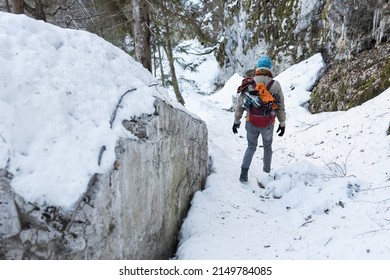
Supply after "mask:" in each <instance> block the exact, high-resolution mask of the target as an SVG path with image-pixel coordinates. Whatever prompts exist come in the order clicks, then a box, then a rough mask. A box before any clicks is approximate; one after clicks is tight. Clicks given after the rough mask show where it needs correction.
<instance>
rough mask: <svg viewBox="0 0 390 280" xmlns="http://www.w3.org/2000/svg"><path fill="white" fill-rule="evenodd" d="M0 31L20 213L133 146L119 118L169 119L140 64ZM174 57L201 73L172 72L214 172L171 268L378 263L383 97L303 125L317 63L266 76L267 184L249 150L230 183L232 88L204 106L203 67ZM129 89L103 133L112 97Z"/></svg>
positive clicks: (381, 249) (6, 135) (64, 37)
mask: <svg viewBox="0 0 390 280" xmlns="http://www.w3.org/2000/svg"><path fill="white" fill-rule="evenodd" d="M0 27H1V28H0V50H1V52H0V63H1V65H2V67H1V68H0V168H5V167H6V168H7V169H8V170H9V171H10V172H12V173H13V174H14V175H15V178H14V180H13V181H12V187H13V188H14V190H15V191H16V192H17V193H18V194H20V195H22V196H23V197H24V198H25V199H26V200H28V201H36V202H38V203H50V204H56V205H58V206H61V207H64V208H67V207H71V206H72V205H73V203H74V202H75V201H76V200H77V199H78V197H79V196H80V195H81V194H82V193H83V192H84V191H85V188H86V185H87V182H88V179H89V177H90V176H91V175H92V174H93V173H95V172H102V171H104V170H107V169H108V168H111V166H112V162H113V160H114V146H115V141H116V139H117V138H118V137H120V136H127V137H134V136H133V135H131V134H129V133H128V132H126V131H125V130H124V129H123V128H122V126H121V125H120V123H121V122H120V120H121V119H122V118H125V117H129V116H134V115H139V114H141V113H149V112H152V111H153V109H154V108H153V105H152V102H153V99H154V97H153V96H154V95H159V96H160V97H162V98H166V99H170V100H171V102H172V103H174V104H175V106H179V107H180V105H178V104H177V103H175V102H174V101H172V100H173V94H170V95H168V94H166V91H165V90H164V89H162V88H160V87H159V88H158V91H156V89H155V87H156V86H154V85H155V84H156V79H154V78H153V77H152V76H151V75H150V74H149V73H148V72H147V71H146V70H145V69H143V68H142V67H141V66H140V64H138V63H136V62H134V60H133V59H132V58H130V57H129V56H127V55H126V54H125V53H123V52H122V51H120V50H119V49H117V48H115V47H114V46H112V45H111V44H108V43H107V42H104V41H103V40H102V39H100V38H98V37H97V36H94V35H91V34H89V33H87V32H80V31H72V30H63V29H60V28H57V27H54V26H52V25H49V24H45V23H43V22H38V21H34V20H31V19H29V18H27V17H25V16H15V15H10V14H4V13H0ZM189 43H191V44H192V45H193V47H194V49H199V48H200V45H199V44H197V43H196V42H189ZM237 55H238V56H239V54H237ZM180 56H181V57H182V59H184V60H185V61H187V62H193V61H194V60H197V63H199V64H200V65H201V66H200V68H199V69H200V71H198V72H196V73H193V72H191V73H189V72H188V71H180V67H179V65H177V67H178V68H177V69H178V70H179V71H180V73H179V77H180V79H181V81H182V82H181V88H182V92H183V95H184V98H185V101H186V109H187V110H188V111H189V112H190V113H191V114H194V115H197V116H199V117H200V118H202V119H203V120H204V121H205V122H206V123H207V126H208V130H209V153H210V156H211V158H212V161H213V168H212V169H213V173H212V174H211V175H210V176H209V177H208V180H207V182H206V186H205V189H204V190H203V191H199V192H197V193H196V194H195V196H194V198H193V201H192V206H191V209H190V211H189V213H188V217H187V218H186V219H185V221H184V224H183V226H182V229H181V236H180V246H179V248H178V251H177V255H176V257H175V259H388V258H390V241H389V239H388V238H387V236H388V231H389V230H390V217H389V209H390V194H389V192H388V191H389V188H390V169H389V166H390V136H387V135H386V130H387V128H388V126H389V121H390V89H388V90H387V91H385V92H384V93H382V94H381V95H380V96H378V97H377V98H375V99H373V100H371V101H368V102H366V103H365V104H363V105H362V106H359V107H356V108H354V109H351V110H349V111H347V112H335V113H321V114H316V115H311V114H310V113H309V112H308V111H307V110H306V109H305V108H304V107H303V106H301V105H302V104H305V103H306V102H307V101H308V100H309V96H310V92H309V91H308V90H309V89H310V88H311V86H312V85H313V83H314V82H315V80H316V79H317V78H318V75H319V73H320V72H321V70H322V68H323V62H322V58H321V56H320V55H319V54H318V55H315V56H313V57H312V58H310V59H308V60H306V61H304V62H302V63H300V64H298V65H294V66H293V67H291V68H289V69H287V70H286V71H285V72H283V73H281V74H280V75H278V76H277V77H276V79H277V80H279V81H280V83H281V85H282V87H283V90H284V94H285V98H286V110H287V126H286V133H285V135H284V136H283V137H278V136H277V135H276V134H275V137H274V145H273V150H274V156H273V164H272V167H273V168H272V172H271V175H267V174H264V173H263V172H262V165H261V157H262V150H261V148H259V149H258V151H257V152H256V154H255V157H254V160H253V163H252V166H251V169H250V173H249V176H250V179H249V182H248V183H247V184H241V183H240V182H239V181H238V176H239V171H240V165H241V160H242V157H243V154H244V151H245V148H246V139H245V129H244V125H242V126H241V128H240V129H239V134H238V135H234V134H233V133H232V131H231V127H232V124H233V112H231V111H229V110H227V109H229V108H230V107H231V105H232V96H234V94H235V92H236V89H237V87H238V86H239V84H240V82H241V79H242V77H241V76H240V73H237V74H235V75H234V76H232V77H231V78H230V80H229V81H228V82H227V83H226V85H225V87H224V88H222V89H221V90H219V91H218V92H216V93H215V94H213V95H210V93H212V92H213V91H214V89H213V87H214V85H213V81H214V78H215V77H216V76H217V74H218V66H217V63H216V61H215V59H214V57H213V55H209V56H206V57H202V58H200V57H199V56H197V55H189V54H188V55H183V54H180ZM255 61H256V58H254V64H255ZM250 67H251V66H248V68H250ZM188 79H193V80H195V81H197V82H198V83H199V85H198V86H196V84H194V83H192V82H190V81H188ZM184 80H186V81H184ZM134 88H136V90H134V91H131V92H129V93H128V94H126V95H125V96H124V98H123V100H122V103H121V106H119V107H118V111H117V116H116V118H115V121H113V122H112V128H111V120H112V116H113V113H114V112H115V110H116V108H117V105H118V102H119V100H120V98H121V96H123V94H124V93H125V92H127V91H128V90H131V89H134ZM197 91H199V92H202V94H203V95H200V94H198V93H197ZM243 122H244V120H243ZM260 144H261V143H260ZM103 146H105V147H106V151H105V152H104V153H103V157H102V161H101V164H100V165H99V164H98V156H99V151H100V150H101V148H102V147H103ZM257 181H260V182H261V183H262V184H264V185H265V189H261V188H259V186H258V183H257Z"/></svg>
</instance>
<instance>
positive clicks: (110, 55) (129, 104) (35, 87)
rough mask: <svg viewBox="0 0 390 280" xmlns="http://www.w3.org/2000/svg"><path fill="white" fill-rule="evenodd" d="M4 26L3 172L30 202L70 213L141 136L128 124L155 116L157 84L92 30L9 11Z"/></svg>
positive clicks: (0, 45) (0, 16) (0, 76)
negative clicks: (122, 140) (125, 145)
mask: <svg viewBox="0 0 390 280" xmlns="http://www.w3.org/2000/svg"><path fill="white" fill-rule="evenodd" d="M0 26H2V28H1V30H0V49H1V50H2V52H0V63H1V68H0V88H1V91H0V93H1V95H0V168H2V169H7V170H8V171H9V172H11V173H12V174H13V175H14V179H13V180H12V187H13V188H14V190H15V192H16V193H18V194H19V195H21V196H22V197H24V198H25V199H26V200H27V201H31V202H36V203H48V204H53V205H57V206H60V207H64V208H67V207H71V206H72V204H73V203H74V202H75V201H77V199H78V198H79V197H80V195H81V194H82V193H83V192H84V191H85V190H86V187H87V184H88V181H89V178H90V177H91V176H92V175H93V174H94V173H101V172H105V171H107V170H109V169H110V168H111V167H112V164H113V161H114V160H115V152H114V149H115V144H116V141H117V139H118V137H122V136H126V137H135V136H133V135H131V134H130V133H129V132H127V131H125V129H124V128H123V127H122V125H121V119H123V118H131V117H132V116H138V115H140V114H143V113H152V112H154V107H153V102H154V99H155V98H154V95H156V94H157V92H156V90H155V89H154V87H150V85H151V84H157V82H156V80H155V79H154V78H153V77H152V76H151V74H150V73H149V72H148V71H147V70H146V69H144V68H143V67H142V66H141V65H140V64H139V63H137V62H135V61H134V60H133V59H132V58H131V57H130V56H128V55H127V54H126V53H124V52H123V51H121V50H120V49H119V48H116V47H114V46H113V45H111V44H110V43H108V42H106V41H104V40H103V39H101V38H99V37H98V36H96V35H93V34H90V33H88V32H83V31H75V30H68V29H61V28H59V27H56V26H53V25H50V24H47V23H44V22H41V21H36V20H33V19H30V18H28V17H26V16H24V15H13V14H6V13H0ZM122 97H123V100H122V102H121V104H120V106H119V100H121V98H122ZM115 114H116V115H115ZM104 147H105V148H106V149H105V152H104V153H103V154H102V157H101V160H100V161H99V159H98V158H99V153H100V151H103V150H104Z"/></svg>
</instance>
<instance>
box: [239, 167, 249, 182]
mask: <svg viewBox="0 0 390 280" xmlns="http://www.w3.org/2000/svg"><path fill="white" fill-rule="evenodd" d="M240 181H241V182H246V181H248V168H244V167H242V168H241V174H240Z"/></svg>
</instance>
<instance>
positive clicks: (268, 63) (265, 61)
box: [257, 55, 272, 70]
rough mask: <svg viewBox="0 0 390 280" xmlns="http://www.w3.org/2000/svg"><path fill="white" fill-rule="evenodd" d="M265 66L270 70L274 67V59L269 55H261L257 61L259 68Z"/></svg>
mask: <svg viewBox="0 0 390 280" xmlns="http://www.w3.org/2000/svg"><path fill="white" fill-rule="evenodd" d="M263 67H265V68H268V69H270V70H271V68H272V61H271V59H270V58H269V56H267V55H265V56H262V57H260V58H259V60H258V61H257V68H263Z"/></svg>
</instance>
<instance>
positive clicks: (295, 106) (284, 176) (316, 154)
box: [177, 54, 390, 259]
mask: <svg viewBox="0 0 390 280" xmlns="http://www.w3.org/2000/svg"><path fill="white" fill-rule="evenodd" d="M322 68H323V62H322V58H321V56H320V55H319V54H318V55H315V56H313V57H311V58H310V59H308V60H306V61H303V62H302V63H300V64H298V65H294V66H293V67H291V68H289V69H288V70H286V71H285V72H283V73H281V74H280V75H279V76H278V77H276V79H277V80H279V81H280V83H281V84H282V87H283V90H284V94H285V99H286V101H285V103H286V110H287V126H286V133H285V135H284V136H283V137H282V138H280V137H278V136H277V135H276V134H275V136H274V144H273V151H274V154H273V164H272V165H273V168H272V171H271V175H270V176H269V175H267V174H264V173H263V172H262V154H263V151H262V148H261V140H259V145H260V147H259V148H258V150H257V152H256V154H255V157H254V160H253V162H252V165H251V168H250V171H249V182H248V183H247V184H241V183H240V182H239V181H238V177H239V172H240V165H241V161H242V157H243V155H244V152H245V149H246V138H245V137H246V135H245V129H244V125H243V124H244V119H243V120H242V121H243V124H242V125H241V128H240V129H239V134H238V135H234V134H233V133H232V131H231V127H232V124H233V113H232V112H228V111H226V110H223V109H227V108H229V107H230V104H231V103H230V102H231V96H232V95H234V94H235V92H236V88H237V87H238V85H239V82H237V80H238V79H237V77H236V76H233V77H232V78H231V80H229V82H228V83H227V84H226V86H225V88H223V89H222V90H221V91H219V92H217V93H216V94H215V96H213V97H203V96H196V95H195V94H188V95H187V96H185V98H186V100H187V104H189V105H188V107H189V109H190V110H192V111H194V112H196V113H197V114H198V115H199V116H201V117H202V118H203V119H204V120H205V121H206V123H207V124H208V129H209V146H210V155H211V157H212V159H213V162H214V168H213V170H214V173H213V174H212V175H211V176H209V178H208V181H207V183H206V188H205V190H203V191H202V192H197V193H196V195H195V197H194V199H193V201H192V207H191V210H190V212H189V214H188V217H187V218H186V220H185V222H184V225H183V227H182V231H181V240H180V246H179V249H178V251H177V258H178V259H388V258H389V257H390V242H389V240H388V238H387V236H388V231H389V230H390V222H389V218H388V209H389V207H390V194H389V193H388V190H389V188H390V168H389V166H390V136H387V135H386V130H387V128H388V126H389V121H390V89H388V90H387V91H385V92H383V93H382V94H381V95H380V96H378V97H377V98H375V99H373V100H371V101H369V102H366V103H365V104H363V105H362V106H359V107H357V108H354V109H352V110H349V111H347V112H335V113H322V114H318V115H311V114H310V113H309V112H308V111H307V110H306V109H305V108H304V107H303V106H301V105H302V104H303V105H304V104H305V103H306V102H307V101H308V100H309V96H310V93H309V92H308V90H309V89H310V88H311V86H312V85H313V84H314V82H315V80H316V79H317V77H318V75H319V73H320V72H321V71H322ZM233 80H234V82H232V81H233ZM257 181H260V182H261V183H262V184H263V185H264V186H265V188H264V189H262V188H260V187H259V186H258V183H257Z"/></svg>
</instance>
